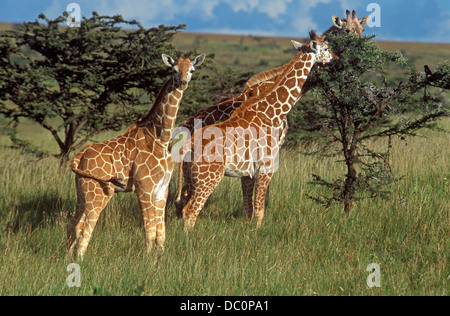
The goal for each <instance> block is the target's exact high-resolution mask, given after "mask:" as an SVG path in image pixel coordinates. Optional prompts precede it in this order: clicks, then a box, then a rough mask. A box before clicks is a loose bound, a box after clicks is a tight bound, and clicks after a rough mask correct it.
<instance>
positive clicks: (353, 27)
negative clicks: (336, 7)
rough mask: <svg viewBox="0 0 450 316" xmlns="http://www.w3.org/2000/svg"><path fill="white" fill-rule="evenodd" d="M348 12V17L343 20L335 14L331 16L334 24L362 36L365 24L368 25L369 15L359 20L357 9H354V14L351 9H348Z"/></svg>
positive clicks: (342, 29) (344, 30)
mask: <svg viewBox="0 0 450 316" xmlns="http://www.w3.org/2000/svg"><path fill="white" fill-rule="evenodd" d="M346 13H347V18H346V19H342V20H341V19H340V18H339V17H338V16H335V15H333V16H332V17H331V20H332V22H333V25H334V26H335V27H337V28H338V29H339V30H341V32H347V33H351V34H358V35H359V36H361V33H362V32H363V31H364V26H366V24H367V22H368V20H369V17H368V16H365V17H362V18H360V19H359V20H358V18H357V16H356V12H355V10H353V12H352V16H350V11H349V10H347V11H346Z"/></svg>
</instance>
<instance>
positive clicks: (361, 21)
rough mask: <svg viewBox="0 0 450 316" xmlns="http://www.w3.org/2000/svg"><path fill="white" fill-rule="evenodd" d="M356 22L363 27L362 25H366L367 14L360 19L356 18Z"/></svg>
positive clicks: (367, 20)
mask: <svg viewBox="0 0 450 316" xmlns="http://www.w3.org/2000/svg"><path fill="white" fill-rule="evenodd" d="M358 22H359V24H360V25H361V26H362V27H364V26H366V25H367V22H369V17H368V16H364V17H362V18H360V19H359V20H358Z"/></svg>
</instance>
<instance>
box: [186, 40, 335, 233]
mask: <svg viewBox="0 0 450 316" xmlns="http://www.w3.org/2000/svg"><path fill="white" fill-rule="evenodd" d="M310 36H311V42H310V43H309V44H305V45H301V44H299V43H296V42H293V43H294V45H296V44H297V47H296V48H297V49H298V50H299V51H300V52H299V53H298V54H297V55H296V56H295V57H294V58H293V59H292V61H291V62H290V63H289V64H287V65H286V67H285V69H284V71H283V73H282V74H281V75H280V76H279V77H278V79H277V81H276V82H275V83H274V85H273V88H272V89H270V91H268V92H266V93H264V94H262V95H259V96H255V97H253V98H251V99H249V100H248V101H246V102H245V103H244V104H242V105H241V106H240V107H239V108H238V109H236V110H235V111H234V112H233V114H232V115H231V117H230V119H228V120H226V121H224V122H221V123H218V124H214V125H211V126H206V127H203V128H202V135H205V133H206V134H208V135H211V132H212V131H213V129H214V131H215V132H214V133H212V134H213V135H214V138H213V137H210V138H207V137H203V138H202V139H201V140H198V139H197V140H196V139H195V138H196V137H195V136H196V135H195V133H194V136H193V137H191V139H190V141H189V142H188V143H187V144H186V145H185V147H184V149H185V156H184V158H185V159H184V163H183V173H184V174H185V182H186V189H187V192H188V197H187V199H188V201H187V203H186V205H185V206H184V208H183V211H182V215H183V222H184V227H185V230H189V229H190V228H192V227H193V226H194V225H195V221H196V218H197V216H198V214H199V212H200V210H201V209H202V207H203V205H204V203H205V202H206V199H207V198H208V197H209V195H210V194H211V193H212V191H213V190H214V189H215V187H216V186H217V184H218V183H219V182H220V181H221V179H222V178H223V177H224V176H225V175H228V176H235V177H242V178H244V181H245V182H246V185H247V183H248V186H251V190H248V191H247V192H244V199H245V200H247V201H248V200H250V202H249V203H252V202H251V201H252V195H251V194H249V192H253V186H256V193H255V215H256V219H257V226H258V227H259V226H260V225H261V222H262V219H263V217H264V197H265V194H266V190H267V186H268V184H269V182H270V179H271V178H272V175H273V173H274V161H275V158H276V157H277V156H278V149H279V147H278V145H279V144H278V139H279V137H278V135H277V134H278V132H279V130H280V128H281V127H282V122H283V120H285V118H286V115H287V114H288V113H289V111H290V109H291V108H292V106H293V105H294V104H295V103H296V102H297V101H298V100H299V99H300V97H301V96H302V94H303V91H302V87H303V84H304V83H305V81H306V78H307V77H308V75H309V72H310V70H311V68H312V67H313V66H314V64H315V63H328V62H330V61H331V60H332V59H333V58H336V59H337V56H335V55H334V54H333V53H332V52H331V50H329V48H328V43H327V42H325V41H324V39H325V36H322V37H318V36H317V35H316V34H315V33H314V32H311V34H310ZM258 130H259V132H260V135H255V131H258ZM262 131H264V132H265V133H262ZM230 135H232V137H231V138H230ZM246 136H249V137H246ZM196 142H201V147H197V146H198V144H197V145H196ZM269 142H270V145H269ZM197 148H201V150H203V151H202V152H200V153H198V149H197ZM206 152H208V153H209V154H205V153H206ZM253 178H254V179H255V180H253ZM252 209H253V207H252ZM249 215H253V214H249Z"/></svg>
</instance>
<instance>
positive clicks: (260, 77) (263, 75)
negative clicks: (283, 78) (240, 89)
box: [244, 66, 285, 90]
mask: <svg viewBox="0 0 450 316" xmlns="http://www.w3.org/2000/svg"><path fill="white" fill-rule="evenodd" d="M284 68H285V66H281V67H277V68H274V69H272V70H269V71H265V72H260V73H258V74H256V75H254V76H253V77H251V78H250V79H249V80H248V81H247V83H246V84H245V88H244V90H246V89H249V88H251V87H253V86H255V85H257V84H259V83H261V82H264V81H267V80H270V79H273V78H275V77H276V76H278V75H280V74H281V73H282V72H283V71H284Z"/></svg>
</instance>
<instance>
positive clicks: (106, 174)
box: [67, 54, 205, 258]
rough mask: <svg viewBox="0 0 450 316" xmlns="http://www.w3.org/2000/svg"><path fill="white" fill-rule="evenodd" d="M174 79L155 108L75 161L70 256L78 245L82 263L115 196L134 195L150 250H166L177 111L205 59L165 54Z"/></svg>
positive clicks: (156, 101)
mask: <svg viewBox="0 0 450 316" xmlns="http://www.w3.org/2000/svg"><path fill="white" fill-rule="evenodd" d="M161 57H162V60H163V62H164V64H165V65H166V66H168V67H170V68H172V70H173V75H172V76H171V77H170V78H169V80H167V82H166V83H165V84H164V86H163V87H162V88H161V90H160V92H159V94H158V96H157V98H156V100H155V102H154V104H153V107H152V109H151V110H150V112H149V113H148V114H147V115H146V116H145V117H143V118H141V119H139V120H138V121H137V122H135V123H134V124H133V125H131V126H130V127H129V128H128V129H127V130H126V131H125V132H124V133H123V134H122V135H119V136H117V137H115V138H113V139H111V140H107V141H104V142H101V143H96V144H91V145H88V146H86V147H84V148H83V149H82V150H81V151H80V152H79V153H78V154H77V155H75V156H74V158H73V159H72V161H71V165H70V166H71V169H72V171H74V172H75V173H76V176H75V180H76V181H75V182H76V189H77V206H76V212H75V215H74V217H73V218H72V219H71V221H70V222H69V224H68V225H67V246H68V249H69V252H70V253H72V252H73V248H74V247H75V246H77V256H78V257H79V258H83V257H84V255H85V252H86V249H87V247H88V244H89V240H90V238H91V236H92V233H93V230H94V228H95V225H96V223H97V220H98V218H99V216H100V213H101V211H102V210H103V209H104V208H105V206H106V205H107V203H108V202H109V200H110V199H111V198H112V196H113V195H114V193H115V192H131V191H134V192H135V193H136V195H137V198H138V200H139V206H140V209H141V213H142V217H143V222H144V232H145V246H146V249H147V251H150V250H151V249H152V247H153V245H154V244H156V246H158V247H159V248H161V249H163V247H164V241H165V218H164V216H165V214H164V212H165V204H166V200H167V193H168V185H169V181H170V178H171V175H172V172H173V168H174V162H173V160H172V157H171V154H170V152H169V144H170V140H171V137H172V130H173V128H174V126H175V121H176V117H177V112H178V108H179V105H180V102H181V99H182V97H183V93H184V91H185V90H186V89H187V87H188V83H189V81H190V80H191V77H192V73H193V72H194V71H195V69H196V67H198V66H200V65H201V64H202V63H203V62H204V60H205V55H199V56H197V57H196V58H195V60H194V61H193V62H192V61H191V60H190V59H189V57H185V58H182V57H180V58H178V60H177V61H175V60H174V59H173V58H171V57H170V56H168V55H166V54H162V56H161Z"/></svg>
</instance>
